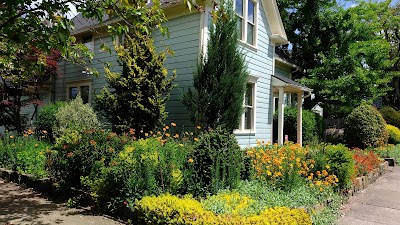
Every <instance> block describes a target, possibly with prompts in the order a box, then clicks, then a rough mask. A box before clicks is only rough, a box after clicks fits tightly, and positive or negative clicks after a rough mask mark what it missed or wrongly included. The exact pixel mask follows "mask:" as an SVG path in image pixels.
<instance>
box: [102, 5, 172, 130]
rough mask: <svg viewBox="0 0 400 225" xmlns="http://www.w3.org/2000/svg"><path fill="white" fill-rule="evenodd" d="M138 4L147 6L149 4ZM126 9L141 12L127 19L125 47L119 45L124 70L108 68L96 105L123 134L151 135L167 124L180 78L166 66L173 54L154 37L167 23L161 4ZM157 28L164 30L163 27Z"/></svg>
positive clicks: (116, 48)
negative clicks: (170, 100)
mask: <svg viewBox="0 0 400 225" xmlns="http://www.w3.org/2000/svg"><path fill="white" fill-rule="evenodd" d="M137 4H144V6H146V1H139V2H138V3H137ZM124 10H127V12H130V10H133V11H138V12H136V13H135V14H130V16H128V17H129V18H127V21H130V27H129V32H126V33H125V34H124V37H125V40H124V45H123V46H115V50H116V52H117V54H118V57H119V63H120V65H121V66H122V67H123V70H122V73H117V72H113V71H112V68H110V67H107V68H105V72H106V80H107V82H108V84H107V86H106V87H104V89H103V90H102V91H101V93H100V95H97V97H96V103H97V107H98V109H99V111H102V112H103V113H104V115H105V117H106V118H107V119H108V121H110V122H111V123H112V124H113V126H115V128H117V129H118V130H119V131H127V130H129V129H130V128H133V129H135V130H136V131H140V130H144V131H146V132H149V131H151V130H154V129H155V128H156V127H158V126H160V125H161V124H163V121H164V120H165V118H166V117H167V112H165V104H166V101H167V100H168V98H169V92H170V91H171V90H172V88H173V87H174V86H173V85H172V82H173V81H174V79H175V77H176V74H175V72H174V74H173V75H172V76H168V70H167V68H165V67H164V61H165V59H166V55H167V54H168V53H171V51H170V50H169V49H166V50H162V51H160V50H157V49H156V47H155V45H154V40H153V37H152V32H153V31H154V30H155V29H156V28H155V27H156V26H154V25H155V24H160V23H162V22H165V21H166V18H165V16H164V14H163V11H162V10H161V8H160V3H159V2H158V1H156V2H155V4H154V6H152V7H147V6H146V7H135V6H131V7H128V8H124ZM123 12H124V13H125V11H123ZM120 14H121V13H120ZM148 15H152V16H150V17H148ZM121 16H126V15H121ZM157 27H159V28H160V29H162V26H157ZM110 89H111V90H110ZM138 134H141V133H139V132H138Z"/></svg>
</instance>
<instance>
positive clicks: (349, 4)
mask: <svg viewBox="0 0 400 225" xmlns="http://www.w3.org/2000/svg"><path fill="white" fill-rule="evenodd" d="M399 1H400V0H392V5H395V4H396V3H398V2H399ZM338 2H339V4H344V7H345V8H349V7H354V6H356V5H357V3H355V2H354V1H349V0H347V1H346V0H338Z"/></svg>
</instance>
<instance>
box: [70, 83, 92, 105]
mask: <svg viewBox="0 0 400 225" xmlns="http://www.w3.org/2000/svg"><path fill="white" fill-rule="evenodd" d="M78 94H80V95H81V98H82V101H83V103H90V101H91V83H90V82H88V81H87V82H74V83H70V84H68V85H67V99H68V100H71V99H74V98H76V96H77V95H78Z"/></svg>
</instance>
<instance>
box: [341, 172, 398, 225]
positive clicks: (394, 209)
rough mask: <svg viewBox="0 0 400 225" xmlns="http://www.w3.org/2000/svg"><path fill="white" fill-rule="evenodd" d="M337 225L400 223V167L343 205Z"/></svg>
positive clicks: (387, 173)
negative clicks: (342, 214)
mask: <svg viewBox="0 0 400 225" xmlns="http://www.w3.org/2000/svg"><path fill="white" fill-rule="evenodd" d="M343 213H344V216H343V217H341V218H340V220H339V225H352V224H354V225H376V224H400V167H389V168H388V171H387V172H386V174H384V175H383V176H382V177H380V178H379V179H378V180H377V181H376V182H375V183H374V184H372V185H371V186H370V187H368V188H367V189H365V190H364V191H362V192H361V193H360V194H358V195H356V196H355V197H353V198H352V199H350V202H349V203H348V204H346V205H345V206H344V209H343Z"/></svg>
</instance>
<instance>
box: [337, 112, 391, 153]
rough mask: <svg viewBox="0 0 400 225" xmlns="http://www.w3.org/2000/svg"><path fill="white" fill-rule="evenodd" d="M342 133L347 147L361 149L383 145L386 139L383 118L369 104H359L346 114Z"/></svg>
mask: <svg viewBox="0 0 400 225" xmlns="http://www.w3.org/2000/svg"><path fill="white" fill-rule="evenodd" d="M344 135H345V139H346V142H347V144H348V146H349V147H359V148H362V149H363V148H365V147H367V146H374V147H375V146H383V145H384V144H386V143H387V140H388V134H387V131H386V123H385V120H384V119H383V117H382V116H381V114H380V113H379V111H378V110H377V109H376V108H375V107H373V106H371V105H361V106H359V107H357V108H355V109H354V110H353V111H352V112H351V113H350V114H349V115H348V116H347V118H346V121H345V131H344Z"/></svg>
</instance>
